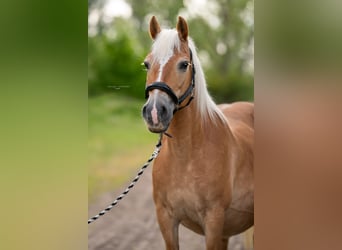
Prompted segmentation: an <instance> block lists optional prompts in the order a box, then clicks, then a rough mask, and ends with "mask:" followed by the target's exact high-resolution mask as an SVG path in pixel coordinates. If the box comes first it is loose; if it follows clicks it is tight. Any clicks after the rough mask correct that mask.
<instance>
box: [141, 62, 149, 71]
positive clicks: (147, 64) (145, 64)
mask: <svg viewBox="0 0 342 250" xmlns="http://www.w3.org/2000/svg"><path fill="white" fill-rule="evenodd" d="M141 65H144V66H145V68H146V69H147V70H149V69H150V63H149V62H147V61H145V62H143V63H142V64H141Z"/></svg>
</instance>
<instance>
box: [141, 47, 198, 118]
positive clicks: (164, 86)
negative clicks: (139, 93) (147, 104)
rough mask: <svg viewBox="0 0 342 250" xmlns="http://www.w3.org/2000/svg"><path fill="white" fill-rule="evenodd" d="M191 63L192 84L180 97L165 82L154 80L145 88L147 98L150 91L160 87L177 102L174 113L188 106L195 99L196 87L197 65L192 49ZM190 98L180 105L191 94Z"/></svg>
mask: <svg viewBox="0 0 342 250" xmlns="http://www.w3.org/2000/svg"><path fill="white" fill-rule="evenodd" d="M190 65H191V68H192V73H191V84H190V85H189V87H188V89H187V90H186V91H185V93H184V94H183V95H181V96H180V97H179V98H178V97H177V96H176V94H175V92H173V90H172V89H171V88H170V87H169V86H168V85H167V84H166V83H165V82H154V83H152V84H151V85H149V86H147V87H146V89H145V98H146V99H147V98H148V97H149V92H150V91H151V90H153V89H159V90H161V91H163V92H165V93H166V94H168V95H169V96H170V98H171V99H172V101H173V102H174V103H175V104H176V108H175V110H174V111H173V113H176V111H178V110H181V109H183V108H185V107H187V106H188V105H189V104H190V102H191V101H192V99H194V96H193V90H194V88H195V73H196V71H195V65H194V63H193V61H192V51H191V49H190ZM189 95H191V96H190V98H189V100H188V102H187V103H186V104H185V105H184V106H182V107H180V105H181V104H182V102H183V101H184V100H185V99H186V98H187V97H188V96H189Z"/></svg>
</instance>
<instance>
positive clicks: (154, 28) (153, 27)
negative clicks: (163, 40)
mask: <svg viewBox="0 0 342 250" xmlns="http://www.w3.org/2000/svg"><path fill="white" fill-rule="evenodd" d="M160 31H161V29H160V26H159V23H158V21H157V18H156V17H155V16H153V17H152V18H151V20H150V36H151V38H152V39H153V40H156V37H157V35H158V34H159V33H160Z"/></svg>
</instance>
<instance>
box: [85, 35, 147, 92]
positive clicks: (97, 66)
mask: <svg viewBox="0 0 342 250" xmlns="http://www.w3.org/2000/svg"><path fill="white" fill-rule="evenodd" d="M137 47H139V46H138V44H137V43H136V42H135V41H134V40H133V39H132V38H131V37H130V35H129V34H128V33H127V32H125V31H123V30H122V31H121V30H117V31H116V33H115V38H114V39H110V38H108V37H107V36H105V35H101V36H96V37H92V38H89V39H88V72H89V73H88V74H89V75H88V82H89V83H88V84H89V95H90V96H94V95H98V94H101V93H109V92H113V91H118V90H119V91H120V93H124V94H127V95H130V96H133V97H141V98H142V97H143V93H144V88H145V84H144V82H145V77H146V73H145V71H144V70H143V67H142V66H141V65H140V64H141V62H142V61H143V58H144V54H143V53H142V52H141V50H139V49H138V48H137ZM139 52H140V53H139Z"/></svg>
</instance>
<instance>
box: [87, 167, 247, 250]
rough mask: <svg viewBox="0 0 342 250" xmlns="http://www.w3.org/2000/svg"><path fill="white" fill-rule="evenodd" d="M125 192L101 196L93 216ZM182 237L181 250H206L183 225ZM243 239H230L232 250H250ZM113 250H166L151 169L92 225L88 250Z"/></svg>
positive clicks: (91, 211)
mask: <svg viewBox="0 0 342 250" xmlns="http://www.w3.org/2000/svg"><path fill="white" fill-rule="evenodd" d="M124 189H125V187H123V188H122V189H120V190H117V191H116V192H113V193H107V194H104V195H102V196H100V197H99V198H98V199H97V200H95V203H94V204H91V205H90V206H89V212H88V214H89V217H91V216H93V215H95V214H97V213H98V212H99V211H100V210H102V209H103V208H105V207H106V206H107V205H108V204H109V203H110V202H111V201H112V200H113V199H114V198H116V196H117V195H119V194H120V192H122V191H123V190H124ZM179 237H180V249H181V250H205V243H204V237H203V236H201V235H197V234H195V233H193V232H192V231H190V230H188V229H186V228H184V227H183V226H181V227H180V232H179ZM243 239H244V236H243V235H237V236H235V237H232V238H230V241H229V250H247V249H246V248H244V246H243V245H244V244H243ZM109 249H110V250H163V249H164V242H163V239H162V236H161V233H160V231H159V228H158V224H157V221H156V216H155V210H154V203H153V200H152V176H151V166H150V167H149V169H147V170H146V172H145V173H144V175H143V176H142V177H141V179H140V180H139V182H138V183H137V185H136V186H135V187H134V188H133V189H132V190H131V192H130V193H129V194H128V195H127V196H126V197H125V198H124V200H122V201H121V203H120V204H118V205H117V206H116V207H114V208H113V210H112V211H110V212H109V213H108V214H106V215H104V216H103V217H102V218H99V219H98V220H97V221H95V222H93V223H92V224H90V225H88V250H109ZM248 250H249V249H248Z"/></svg>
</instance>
